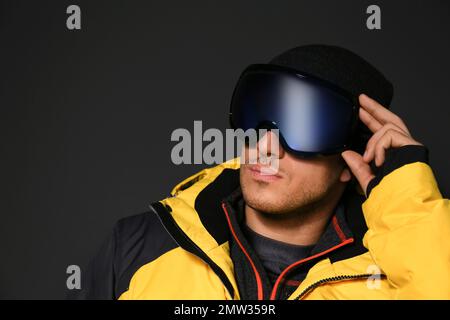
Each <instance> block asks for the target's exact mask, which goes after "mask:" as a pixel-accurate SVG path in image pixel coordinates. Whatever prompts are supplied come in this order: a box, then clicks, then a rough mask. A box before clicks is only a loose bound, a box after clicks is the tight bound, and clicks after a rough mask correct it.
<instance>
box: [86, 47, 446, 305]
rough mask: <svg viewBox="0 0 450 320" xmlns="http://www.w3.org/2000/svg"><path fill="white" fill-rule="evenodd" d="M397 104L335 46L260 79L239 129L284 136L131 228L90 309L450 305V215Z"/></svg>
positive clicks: (256, 73) (111, 255) (89, 278)
mask: <svg viewBox="0 0 450 320" xmlns="http://www.w3.org/2000/svg"><path fill="white" fill-rule="evenodd" d="M392 94H393V88H392V85H391V84H390V83H389V82H388V81H387V80H386V79H385V77H384V76H383V75H382V74H381V73H380V72H379V71H377V70H376V69H375V68H374V67H373V66H371V65H370V64H369V63H368V62H366V61H365V60H363V59H362V58H361V57H359V56H357V55H356V54H354V53H352V52H350V51H348V50H345V49H342V48H339V47H334V46H325V45H310V46H302V47H297V48H294V49H291V50H288V51H286V52H284V53H282V54H280V55H278V56H277V57H275V58H274V59H272V60H271V62H270V63H269V64H265V65H253V66H251V67H249V68H248V69H246V70H245V71H244V73H243V74H242V75H241V78H240V79H239V81H238V84H237V86H236V89H235V92H234V94H233V99H232V107H231V122H232V125H233V126H234V127H236V128H241V129H245V130H246V129H249V128H254V129H255V128H259V127H261V126H263V125H265V126H266V127H268V128H269V129H271V130H269V131H267V133H266V134H265V135H262V136H260V137H259V140H258V141H257V143H256V144H245V147H244V150H243V155H247V154H249V153H250V152H252V151H256V154H257V156H256V158H257V163H246V162H243V163H242V164H240V163H239V162H238V161H229V162H226V163H223V164H221V165H218V166H216V167H213V168H209V169H205V170H203V171H201V172H199V173H198V174H196V175H194V176H192V177H190V178H188V179H186V180H184V181H183V182H181V183H180V184H178V185H177V186H176V187H175V188H174V189H173V190H172V192H171V196H170V197H168V198H166V199H164V200H161V201H159V202H155V203H153V204H152V205H151V211H150V212H147V213H143V214H140V215H137V216H133V217H128V218H125V219H122V220H121V221H119V222H118V223H117V225H116V227H115V229H114V232H113V234H112V236H111V238H110V239H109V240H108V241H107V242H106V243H105V245H104V246H103V248H102V249H101V251H100V253H99V254H98V256H97V257H96V258H95V259H94V260H93V261H92V263H91V265H90V267H89V271H88V272H87V274H86V275H84V277H83V278H82V279H83V282H82V290H81V292H80V293H79V297H81V298H92V299H98V298H100V299H421V298H425V299H427V298H431V299H434V298H437V299H441V298H444V299H448V298H450V204H449V201H448V200H447V199H443V197H442V195H441V194H440V192H439V189H438V186H437V184H436V181H435V179H434V177H433V173H432V171H431V168H430V167H429V166H428V164H427V149H426V147H424V146H423V145H422V144H421V143H420V142H418V141H416V140H415V139H414V138H413V137H412V136H411V134H410V132H409V130H408V128H407V127H406V125H405V123H404V122H403V121H402V120H401V119H400V118H399V117H398V116H396V115H395V114H394V113H392V112H391V111H389V110H388V109H387V107H388V105H389V104H390V101H391V98H392ZM274 129H279V135H278V134H275V133H274V132H275V130H274ZM369 130H370V131H369ZM280 137H281V138H282V139H280ZM273 142H274V143H273ZM363 152H364V154H363V156H362V155H361V154H360V153H363ZM259 155H264V156H265V157H269V158H271V159H276V160H277V161H278V162H277V163H278V166H277V170H272V171H271V168H269V167H268V166H267V162H265V160H266V159H265V160H264V161H262V158H260V156H259ZM249 158H251V157H243V159H249ZM353 177H354V178H356V180H355V179H353Z"/></svg>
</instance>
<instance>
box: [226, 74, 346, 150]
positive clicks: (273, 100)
mask: <svg viewBox="0 0 450 320" xmlns="http://www.w3.org/2000/svg"><path fill="white" fill-rule="evenodd" d="M353 112H354V108H353V104H352V102H351V101H350V100H349V99H347V98H346V97H344V96H343V95H341V94H340V93H338V92H335V91H333V90H332V89H330V88H327V87H324V86H320V85H318V84H317V83H315V82H314V81H311V80H310V79H307V78H305V77H302V76H300V75H291V74H283V73H277V72H270V71H259V72H249V73H247V74H245V75H244V76H242V77H241V78H240V80H239V82H238V84H237V86H236V89H235V92H234V94H233V99H232V103H231V122H232V125H233V126H234V127H236V128H242V129H243V130H247V129H251V128H253V129H257V128H258V127H259V126H261V124H264V123H270V124H272V125H273V126H275V127H277V128H278V129H279V131H280V134H281V137H282V139H284V141H285V143H286V144H287V146H288V148H290V149H292V150H293V151H297V152H305V153H328V152H332V151H333V150H339V149H342V148H344V147H345V145H346V143H348V139H349V137H350V133H351V125H352V118H353Z"/></svg>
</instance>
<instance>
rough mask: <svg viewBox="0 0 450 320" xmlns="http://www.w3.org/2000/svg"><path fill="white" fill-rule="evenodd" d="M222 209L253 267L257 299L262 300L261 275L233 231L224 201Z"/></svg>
mask: <svg viewBox="0 0 450 320" xmlns="http://www.w3.org/2000/svg"><path fill="white" fill-rule="evenodd" d="M222 209H223V211H224V212H225V217H226V218H227V222H228V226H229V227H230V231H231V233H232V235H233V237H234V239H235V240H236V242H237V244H238V245H239V247H240V248H241V250H242V252H244V255H245V256H246V257H247V260H248V261H249V262H250V265H251V267H252V269H253V273H254V274H255V280H256V287H257V297H258V300H263V299H264V292H263V286H262V280H261V275H260V274H259V272H258V269H257V268H256V266H255V263H254V262H253V260H252V258H251V257H250V255H249V254H248V252H247V250H245V248H244V246H243V245H242V243H241V242H240V241H239V238H238V237H237V235H236V233H235V232H234V229H233V225H232V224H231V220H230V216H229V214H228V210H227V205H226V204H225V202H222Z"/></svg>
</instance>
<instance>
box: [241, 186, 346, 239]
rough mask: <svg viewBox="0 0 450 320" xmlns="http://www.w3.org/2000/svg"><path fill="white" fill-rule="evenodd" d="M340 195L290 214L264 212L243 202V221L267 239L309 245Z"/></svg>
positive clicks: (328, 216)
mask: <svg viewBox="0 0 450 320" xmlns="http://www.w3.org/2000/svg"><path fill="white" fill-rule="evenodd" d="M341 194H342V193H339V196H338V197H336V196H334V197H331V199H323V200H324V201H321V202H318V203H316V204H314V205H311V206H309V207H308V208H302V209H300V210H298V211H296V212H290V213H279V214H273V213H272V214H268V213H264V212H261V211H258V210H255V209H254V208H251V207H250V206H248V205H247V204H245V220H246V224H247V226H248V227H249V228H250V229H252V230H253V231H255V232H256V233H259V234H261V235H263V236H265V237H267V238H270V239H274V240H278V241H281V242H285V243H290V244H295V245H302V246H309V245H313V244H315V243H316V242H317V241H318V240H319V238H320V237H321V235H322V233H323V231H324V230H325V228H326V226H327V225H328V222H329V220H330V218H331V217H332V216H333V214H334V209H335V208H336V205H337V203H338V201H339V198H340V196H341Z"/></svg>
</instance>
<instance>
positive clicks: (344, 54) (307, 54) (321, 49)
mask: <svg viewBox="0 0 450 320" xmlns="http://www.w3.org/2000/svg"><path fill="white" fill-rule="evenodd" d="M269 64H274V65H279V66H284V67H289V68H292V69H295V70H298V71H299V72H305V73H307V74H310V75H312V76H315V77H317V78H320V79H323V80H326V81H329V82H331V83H333V84H335V85H336V86H338V87H340V88H342V89H343V90H346V91H347V92H349V93H350V94H351V95H352V96H353V98H354V101H355V103H357V101H358V96H359V95H360V94H361V93H365V94H367V95H368V96H369V97H371V98H373V99H375V100H377V101H378V102H379V103H381V104H382V105H383V106H385V107H386V108H389V105H390V103H391V100H392V96H393V93H394V88H393V86H392V84H391V82H389V81H388V80H387V79H386V78H385V77H384V76H383V74H382V73H381V72H380V71H378V70H377V69H376V68H375V67H374V66H372V65H371V64H370V63H368V62H367V61H366V60H364V59H363V58H361V57H360V56H358V55H357V54H355V53H353V52H351V51H349V50H347V49H344V48H340V47H337V46H329V45H306V46H300V47H296V48H293V49H290V50H287V51H285V52H283V53H281V54H279V55H277V56H276V57H275V58H273V59H272V60H271V61H270V62H269ZM371 136H372V133H371V131H370V130H369V129H368V128H367V127H366V126H365V125H364V124H363V123H362V122H361V121H359V123H358V127H357V131H356V134H355V135H354V137H353V141H352V144H351V149H353V150H355V151H357V152H359V153H363V152H364V149H365V147H366V143H367V141H368V140H369V139H370V137H371Z"/></svg>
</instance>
